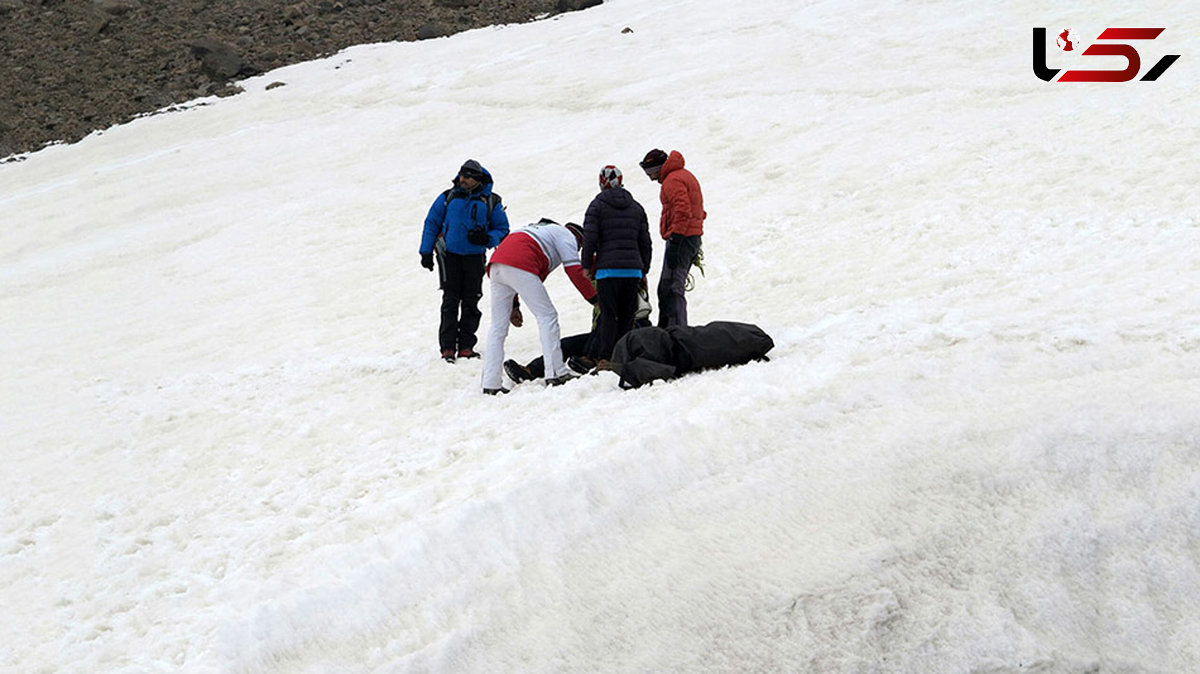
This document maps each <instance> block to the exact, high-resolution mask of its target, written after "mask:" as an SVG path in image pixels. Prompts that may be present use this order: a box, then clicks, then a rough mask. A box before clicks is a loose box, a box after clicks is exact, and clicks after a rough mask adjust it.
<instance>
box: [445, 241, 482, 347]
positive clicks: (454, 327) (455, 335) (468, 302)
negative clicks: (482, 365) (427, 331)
mask: <svg viewBox="0 0 1200 674" xmlns="http://www.w3.org/2000/svg"><path fill="white" fill-rule="evenodd" d="M442 265H443V266H442V272H443V275H444V281H443V282H442V321H441V324H440V325H439V326H438V346H440V347H441V349H442V350H443V351H459V350H462V349H472V348H474V347H475V343H476V342H478V341H479V339H478V338H477V337H476V336H475V332H476V331H477V330H479V319H480V318H481V317H482V316H483V312H481V311H479V299H480V298H481V297H483V270H484V256H483V255H455V254H454V253H446V254H445V255H444V256H443V257H442Z"/></svg>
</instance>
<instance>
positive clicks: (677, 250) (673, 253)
mask: <svg viewBox="0 0 1200 674" xmlns="http://www.w3.org/2000/svg"><path fill="white" fill-rule="evenodd" d="M664 262H665V263H666V265H667V269H675V268H677V267H682V266H683V265H684V264H685V263H686V262H687V260H684V259H683V236H682V235H680V234H672V235H671V240H670V241H667V255H666V259H665V260H664Z"/></svg>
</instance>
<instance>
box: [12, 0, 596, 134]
mask: <svg viewBox="0 0 1200 674" xmlns="http://www.w3.org/2000/svg"><path fill="white" fill-rule="evenodd" d="M600 2H601V0H0V158H2V157H6V156H10V155H13V154H17V153H23V152H29V151H33V150H37V149H38V148H41V147H43V146H45V145H46V144H47V143H50V142H55V141H62V142H74V141H77V140H79V139H80V138H83V137H84V136H86V135H87V134H89V133H91V132H92V131H95V130H97V129H104V128H107V127H109V126H112V125H114V124H118V123H122V122H125V121H128V120H130V119H132V118H134V117H136V116H138V115H140V114H145V113H148V112H153V111H155V110H159V109H163V108H166V107H169V106H170V105H172V104H174V103H180V102H183V101H187V100H191V99H193V98H196V97H199V96H208V95H214V94H215V95H222V96H224V95H232V94H235V93H237V91H238V88H237V86H236V81H237V79H239V78H242V77H246V76H249V75H253V74H257V73H262V72H266V71H268V70H271V69H274V68H278V67H280V66H284V65H289V64H293V63H299V62H302V61H307V60H311V59H313V58H317V57H319V56H323V55H327V54H332V53H335V52H337V51H338V50H341V49H344V48H346V47H349V46H352V45H356V44H365V43H373V42H387V41H392V40H400V41H407V40H419V39H428V38H432V37H440V36H443V35H449V34H452V33H456V32H459V31H463V30H468V29H471V28H479V27H482V26H489V25H495V24H501V23H519V22H524V21H530V20H533V19H536V18H539V17H543V16H548V15H552V14H557V13H560V12H567V11H574V10H578V9H584V8H587V7H591V6H594V5H598V4H600Z"/></svg>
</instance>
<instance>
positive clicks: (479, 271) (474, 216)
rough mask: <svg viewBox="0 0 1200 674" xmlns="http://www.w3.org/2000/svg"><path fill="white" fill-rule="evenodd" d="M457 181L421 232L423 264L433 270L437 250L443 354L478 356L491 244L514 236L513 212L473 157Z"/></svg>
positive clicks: (440, 198)
mask: <svg viewBox="0 0 1200 674" xmlns="http://www.w3.org/2000/svg"><path fill="white" fill-rule="evenodd" d="M453 182H454V186H453V187H451V188H450V189H448V190H446V191H445V192H442V193H441V194H440V195H438V197H437V199H434V201H433V205H432V206H430V207H429V214H428V215H427V216H425V229H424V232H423V233H422V235H421V248H420V253H421V266H422V267H424V268H426V269H428V270H429V271H433V266H434V257H435V254H436V257H437V264H438V270H439V272H440V281H441V283H440V284H439V286H440V288H441V290H442V312H441V321H440V323H439V325H438V346H439V347H440V348H441V352H442V358H443V359H444V360H446V361H447V362H450V363H453V362H454V360H455V358H478V357H479V354H478V353H477V352H476V351H475V344H476V342H478V338H477V337H476V336H475V332H476V331H477V330H478V329H479V320H480V318H481V317H482V316H483V313H482V312H481V311H480V310H479V299H480V298H481V297H483V274H484V267H485V255H486V253H487V249H489V248H495V247H496V246H497V245H499V243H500V240H501V239H503V238H504V237H505V236H507V235H508V215H506V214H505V212H504V204H503V203H501V201H500V195H499V194H496V193H494V192H492V174H491V173H488V171H487V169H485V168H483V166H482V165H480V163H479V162H477V161H475V160H474V159H468V160H467V161H466V163H464V164H463V165H462V168H460V169H459V170H458V175H457V176H455V177H454V181H453Z"/></svg>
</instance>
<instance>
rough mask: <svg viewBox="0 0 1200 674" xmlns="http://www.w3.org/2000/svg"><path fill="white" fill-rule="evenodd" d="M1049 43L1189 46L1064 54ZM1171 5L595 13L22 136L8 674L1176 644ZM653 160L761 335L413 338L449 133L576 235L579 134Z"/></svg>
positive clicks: (853, 656) (330, 62) (1035, 662)
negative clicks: (77, 137) (119, 121)
mask: <svg viewBox="0 0 1200 674" xmlns="http://www.w3.org/2000/svg"><path fill="white" fill-rule="evenodd" d="M1036 26H1047V27H1049V28H1050V29H1052V30H1053V29H1057V28H1059V27H1063V28H1065V27H1071V28H1073V29H1074V30H1075V31H1076V34H1077V35H1082V36H1086V37H1090V36H1094V35H1097V34H1098V33H1099V31H1100V30H1102V29H1103V28H1105V27H1107V26H1165V27H1166V28H1167V30H1166V31H1165V32H1164V33H1163V35H1162V36H1161V37H1160V38H1158V39H1157V40H1155V41H1153V42H1151V43H1147V44H1139V45H1138V48H1139V50H1141V53H1142V55H1143V59H1144V61H1145V62H1146V63H1147V64H1148V63H1150V62H1151V60H1152V59H1153V58H1155V57H1157V56H1160V55H1162V54H1167V53H1172V54H1180V55H1181V59H1180V60H1179V61H1178V62H1177V63H1176V64H1175V65H1174V66H1172V68H1171V69H1169V70H1168V71H1167V73H1166V74H1164V75H1163V77H1162V78H1160V80H1159V81H1157V82H1149V83H1144V82H1129V83H1123V84H1070V85H1069V84H1060V83H1045V82H1042V81H1041V80H1039V79H1037V78H1036V77H1035V76H1034V75H1033V72H1032V68H1031V59H1030V34H1031V29H1032V28H1033V27H1036ZM626 28H628V29H629V30H628V31H627V30H625V29H626ZM1198 29H1200V6H1184V5H1179V4H1176V5H1174V6H1172V5H1168V4H1166V3H1144V4H1142V5H1137V6H1133V5H1128V4H1126V3H1090V4H1089V5H1087V6H1082V5H1081V6H1078V7H1064V6H1063V5H1062V4H1061V3H1043V2H1017V3H999V2H993V3H978V2H972V3H968V2H955V1H951V0H945V1H940V2H939V1H931V2H908V3H901V2H889V3H877V2H849V3H847V2H767V1H766V0H746V1H744V2H738V3H731V2H724V1H722V0H659V1H657V2H654V3H645V2H636V1H635V0H609V1H608V2H606V3H605V4H604V5H602V6H600V7H597V8H594V9H591V10H588V11H585V12H580V13H573V14H568V15H563V16H561V17H558V18H555V19H554V20H547V21H542V22H537V23H533V24H527V25H519V26H505V27H496V28H490V29H484V30H477V31H472V32H469V33H465V34H461V35H458V36H455V37H452V38H446V39H440V40H434V41H426V42H421V43H412V44H380V45H366V46H360V47H356V48H353V49H350V50H347V51H346V52H343V53H341V54H338V55H335V56H332V57H330V58H328V59H325V60H321V61H316V62H312V63H306V64H301V65H297V66H292V67H289V68H285V69H282V70H279V71H276V72H272V73H269V74H267V75H264V76H262V77H259V78H255V79H252V80H250V81H247V82H246V83H244V86H245V88H246V90H247V91H246V93H244V94H241V95H239V96H236V97H233V98H228V99H219V100H218V99H208V100H204V101H198V102H197V103H196V105H194V106H193V107H191V108H190V109H188V110H186V111H183V112H175V113H171V114H164V115H159V116H154V117H148V118H144V119H141V120H138V121H136V122H134V123H132V124H129V125H125V126H122V127H117V128H113V129H110V130H108V131H106V132H104V133H102V134H96V135H93V136H92V137H89V138H88V139H86V140H85V141H83V142H81V143H79V144H77V145H72V146H57V147H51V148H48V149H45V150H43V151H41V152H38V153H35V154H33V155H31V156H29V157H27V158H26V159H25V160H24V161H20V162H15V163H7V164H3V165H0V232H2V235H0V316H2V317H3V320H0V326H2V327H0V367H2V368H3V371H4V372H5V373H6V374H7V376H6V377H5V378H4V380H3V384H2V385H0V438H3V440H2V441H0V442H2V443H3V458H4V463H5V471H4V477H3V479H2V481H0V600H2V603H3V605H4V606H5V607H6V609H7V610H6V611H4V612H2V613H0V671H5V672H9V671H11V672H38V671H46V672H50V671H63V672H99V671H103V672H160V671H186V672H237V673H243V672H244V673H252V672H253V673H268V672H585V671H586V672H593V671H604V672H734V671H737V672H776V671H788V672H997V673H1000V672H1003V673H1010V672H1011V673H1016V672H1056V673H1057V672H1063V673H1082V672H1097V671H1102V672H1130V673H1139V674H1140V673H1149V672H1181V673H1182V672H1191V671H1197V670H1198V669H1200V636H1197V635H1200V593H1198V592H1200V591H1198V589H1197V588H1200V567H1198V563H1197V557H1198V551H1200V421H1198V420H1197V415H1196V409H1197V407H1198V404H1200V381H1198V373H1200V221H1198V220H1197V213H1198V212H1200V188H1197V186H1196V178H1197V176H1198V175H1200V159H1197V156H1198V153H1197V151H1196V150H1197V147H1200V133H1198V131H1200V122H1198V121H1197V119H1198V118H1200V115H1198V114H1197V113H1198V112H1200V106H1198V103H1197V101H1198V100H1200V98H1198V96H1197V95H1198V93H1200V91H1198V89H1197V85H1196V82H1197V81H1198V77H1197V75H1198V74H1200V71H1198V70H1197V65H1196V64H1197V63H1200V40H1198V39H1197V38H1196V35H1197V34H1198ZM1048 56H1049V58H1050V59H1052V60H1053V61H1055V63H1057V64H1058V65H1057V66H1056V67H1062V68H1071V67H1076V68H1078V67H1083V66H1087V67H1109V68H1117V67H1120V63H1119V62H1118V63H1113V62H1111V61H1105V60H1104V59H1093V60H1094V61H1095V64H1093V63H1092V62H1091V61H1089V60H1087V59H1084V58H1083V57H1080V56H1078V54H1068V53H1065V52H1061V51H1058V50H1057V49H1056V48H1055V47H1054V45H1053V44H1051V45H1050V46H1049V48H1048ZM1118 61H1119V59H1118ZM1100 64H1103V65H1100ZM1147 67H1148V66H1147ZM274 82H283V83H285V86H282V87H274V88H270V89H268V85H270V84H272V83H274ZM651 147H663V148H666V149H677V150H679V151H681V152H682V153H683V154H684V156H685V157H686V158H687V161H688V166H689V168H691V169H692V170H693V171H694V172H695V173H696V174H697V176H698V177H699V179H700V180H701V182H702V184H703V186H704V189H705V194H706V197H707V203H706V205H707V210H708V213H709V219H708V222H707V224H706V235H705V251H706V261H707V274H706V276H705V277H703V278H701V279H699V280H698V284H697V288H696V290H695V291H694V292H693V294H692V295H691V298H692V299H691V304H690V313H691V315H692V319H693V322H696V323H704V322H707V321H710V320H740V321H747V322H754V323H757V324H759V325H761V326H762V327H763V328H764V329H766V330H767V332H768V333H770V334H771V335H772V336H773V337H774V338H775V341H776V344H777V346H776V349H775V351H774V352H773V353H772V357H773V358H772V360H771V362H769V363H759V364H753V365H748V366H745V367H741V368H734V369H729V370H723V371H718V372H711V373H704V374H700V375H692V376H689V377H686V378H683V379H681V380H678V381H675V382H671V383H663V384H656V385H654V386H652V387H649V388H646V389H641V390H638V391H634V392H626V391H621V390H619V389H618V388H617V385H616V380H615V378H613V377H611V376H608V375H602V376H597V377H587V378H584V379H581V380H579V381H575V382H572V383H571V385H569V386H564V387H560V388H554V389H545V388H542V387H541V386H540V385H537V384H525V385H522V386H520V387H519V388H517V389H516V390H515V391H514V392H513V393H512V394H511V395H508V396H504V397H501V398H485V397H483V396H482V395H480V393H479V387H480V385H479V374H480V373H479V365H478V361H473V362H467V363H458V364H455V365H453V366H448V365H445V364H443V363H442V362H440V361H439V360H437V357H436V356H437V353H436V315H437V306H438V301H439V296H438V293H437V292H436V281H435V280H434V278H433V277H432V275H430V274H428V273H427V272H426V271H425V270H423V269H421V268H420V267H419V266H418V264H417V262H418V259H417V255H416V246H417V243H418V239H419V236H420V225H421V222H422V220H423V218H424V214H425V211H426V210H427V209H428V207H429V204H430V203H431V202H432V200H433V199H434V197H435V196H436V195H437V194H438V193H440V192H441V190H443V189H444V188H445V187H446V186H447V185H448V181H449V180H450V178H452V177H453V175H454V172H455V170H456V169H457V167H458V166H459V164H461V163H462V161H464V160H465V159H467V158H468V157H471V158H475V159H477V160H479V161H480V162H482V163H483V164H484V165H485V166H486V167H488V169H489V170H490V171H491V172H492V173H493V174H494V175H495V176H496V191H497V192H500V193H501V194H503V196H504V200H505V203H506V204H507V205H508V213H509V218H510V219H511V220H512V221H513V222H514V223H518V224H519V223H524V222H530V221H535V220H537V219H538V218H539V217H542V216H547V217H552V218H555V219H558V220H560V221H564V220H576V221H578V220H579V219H580V218H581V217H582V213H583V210H584V208H585V207H586V205H587V203H588V201H589V200H590V199H591V197H592V196H593V195H594V193H595V191H596V173H597V171H598V169H599V168H600V167H601V166H603V165H604V164H607V163H615V164H617V165H618V166H620V167H621V168H622V169H623V170H624V171H625V173H626V178H627V182H628V184H629V186H630V188H631V191H632V192H633V193H634V195H635V196H636V197H637V198H638V199H639V200H640V201H641V202H642V203H643V204H644V205H646V206H647V208H648V210H649V211H650V213H651V214H652V215H653V214H657V212H658V200H657V190H656V187H657V185H655V184H652V183H650V182H648V181H646V180H645V179H644V177H642V176H641V175H640V173H639V171H638V170H637V168H636V162H637V160H638V159H640V158H641V157H642V155H643V154H644V153H645V152H646V150H648V149H650V148H651ZM659 258H661V244H660V245H659V247H658V248H657V249H656V260H655V265H654V273H655V274H657V269H658V264H659V262H660V259H659ZM549 285H550V287H551V292H552V294H553V296H554V298H555V300H556V303H557V304H558V307H559V311H560V314H561V322H562V324H563V325H564V326H565V327H566V329H567V330H568V331H575V330H582V329H584V328H585V327H586V325H587V322H588V316H589V312H590V307H588V306H587V305H586V304H584V303H582V302H581V301H579V299H578V297H577V295H576V294H575V293H574V290H573V289H572V288H571V287H570V284H569V283H568V282H567V280H566V278H565V277H563V276H562V275H561V274H559V273H556V275H554V276H552V277H551V279H550V281H549ZM487 301H488V299H487V294H486V292H485V298H484V307H485V309H486V307H487ZM486 315H487V314H486V311H485V316H486ZM485 327H486V319H485ZM537 344H538V342H537V335H536V330H535V329H534V328H533V327H532V326H527V327H526V328H523V329H521V330H515V331H513V333H512V334H511V336H510V338H509V342H508V352H509V354H510V355H513V356H516V357H518V358H522V359H525V358H532V357H533V356H535V355H537V351H538V346H537Z"/></svg>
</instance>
